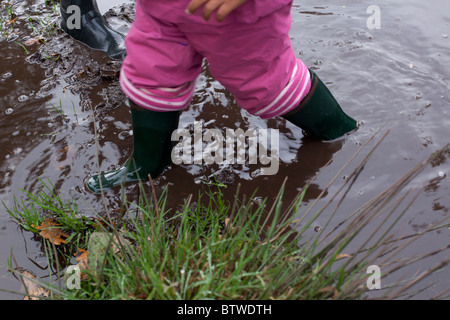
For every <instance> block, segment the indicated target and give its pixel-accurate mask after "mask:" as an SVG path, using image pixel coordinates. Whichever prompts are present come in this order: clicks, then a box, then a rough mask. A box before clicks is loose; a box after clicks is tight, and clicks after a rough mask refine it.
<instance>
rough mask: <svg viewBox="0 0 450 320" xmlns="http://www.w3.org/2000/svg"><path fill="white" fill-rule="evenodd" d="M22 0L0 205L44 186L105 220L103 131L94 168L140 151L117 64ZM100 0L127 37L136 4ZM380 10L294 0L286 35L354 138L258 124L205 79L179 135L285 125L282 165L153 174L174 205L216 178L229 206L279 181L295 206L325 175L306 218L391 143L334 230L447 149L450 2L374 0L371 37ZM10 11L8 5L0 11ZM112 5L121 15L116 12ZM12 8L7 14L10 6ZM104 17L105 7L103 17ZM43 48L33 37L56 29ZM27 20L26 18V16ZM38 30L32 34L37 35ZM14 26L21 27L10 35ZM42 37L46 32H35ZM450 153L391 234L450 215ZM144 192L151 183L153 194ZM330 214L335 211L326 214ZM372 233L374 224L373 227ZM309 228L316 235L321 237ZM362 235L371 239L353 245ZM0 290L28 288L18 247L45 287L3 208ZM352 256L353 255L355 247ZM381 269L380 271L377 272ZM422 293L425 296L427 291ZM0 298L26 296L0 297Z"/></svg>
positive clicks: (431, 240) (0, 122) (3, 113)
mask: <svg viewBox="0 0 450 320" xmlns="http://www.w3.org/2000/svg"><path fill="white" fill-rule="evenodd" d="M10 2H12V3H16V5H15V7H14V9H15V12H16V18H17V19H16V20H15V21H14V22H12V23H9V24H8V23H7V26H6V25H5V24H4V26H5V28H6V27H7V29H8V30H9V31H8V33H7V34H6V33H5V35H4V36H1V37H0V61H1V64H0V128H1V131H0V145H1V147H0V200H1V201H2V202H3V203H4V204H5V205H6V206H7V207H12V206H13V205H14V198H15V197H16V198H18V199H20V198H21V197H23V192H22V191H20V189H24V190H26V191H29V192H32V193H33V192H37V191H38V190H39V188H40V186H41V183H40V182H39V180H40V179H41V180H42V181H46V182H48V181H50V182H51V183H52V184H54V185H55V187H56V188H57V190H58V191H59V193H60V195H61V196H62V197H63V198H65V199H74V200H75V201H76V202H77V204H78V207H79V212H80V214H84V215H88V216H93V215H95V214H96V213H97V212H103V211H104V206H103V203H102V201H101V198H100V197H99V196H97V195H93V194H90V193H88V192H86V191H85V189H84V187H83V180H84V179H85V178H86V177H87V176H89V175H90V174H92V173H94V172H96V170H97V156H96V155H97V150H96V143H95V135H94V123H95V126H96V128H97V130H98V141H99V150H98V151H99V155H100V157H99V163H100V168H101V169H102V170H104V169H109V168H113V167H114V166H115V165H118V164H121V163H123V162H124V161H125V160H126V159H127V158H128V156H129V154H130V152H131V150H132V146H131V143H130V142H131V135H132V131H131V125H130V114H129V111H128V108H127V106H126V105H125V103H124V102H125V97H124V96H123V94H122V93H121V92H120V89H119V86H118V79H117V76H118V72H119V70H120V63H119V62H114V61H111V60H110V59H108V58H107V57H106V56H105V55H104V54H102V53H101V52H95V51H92V50H89V49H88V48H86V47H85V46H83V45H81V44H79V43H77V42H75V41H73V40H72V39H71V38H69V37H68V36H67V35H65V34H64V33H62V32H61V31H58V30H57V29H55V28H52V27H51V25H52V24H58V21H59V20H58V17H57V10H55V9H54V8H52V7H51V6H47V7H45V6H44V1H31V0H29V1H10ZM122 2H123V1H117V0H116V1H108V2H107V1H99V6H100V8H101V10H102V12H105V14H106V17H107V18H108V20H109V21H110V23H111V25H112V26H113V27H114V28H115V29H117V30H119V31H121V32H123V33H126V32H127V29H128V28H129V25H130V23H131V21H132V19H133V5H132V3H126V4H121V3H122ZM372 4H373V3H372V2H371V1H359V2H358V3H357V4H355V3H354V2H352V1H335V2H333V4H332V5H320V6H318V5H317V4H316V2H315V1H312V0H305V1H294V6H293V8H292V20H293V21H292V30H291V38H292V43H293V46H294V50H295V53H296V55H297V56H298V57H299V58H301V59H302V60H303V61H304V62H305V63H306V65H307V66H309V67H312V68H314V69H315V70H316V72H317V73H318V74H319V75H320V76H321V78H322V79H323V80H324V81H325V82H326V83H327V85H328V86H329V88H330V89H331V90H332V92H333V93H334V94H335V96H336V98H337V99H338V100H339V101H340V103H341V105H342V106H343V108H344V109H345V110H346V112H347V113H349V114H350V115H352V116H353V117H354V118H356V119H358V120H360V121H362V126H361V127H360V128H359V130H358V131H356V132H354V133H352V134H351V135H349V136H346V137H344V138H342V139H339V140H336V141H332V142H320V141H317V140H313V139H308V138H305V137H303V134H302V132H301V130H299V129H298V128H296V127H294V126H292V125H290V124H287V123H286V122H285V121H284V120H282V119H271V120H261V119H258V118H255V117H252V116H250V115H249V114H247V113H246V112H245V111H243V110H241V109H240V108H239V107H238V106H237V105H236V104H235V103H234V100H233V97H232V96H231V95H230V94H229V93H228V92H227V91H226V90H225V89H224V88H223V87H222V86H221V85H220V84H219V83H218V82H217V81H215V80H214V79H212V78H210V77H209V76H208V74H207V73H204V74H202V75H201V76H200V77H199V79H198V82H197V91H196V94H195V96H194V99H193V101H192V104H191V106H190V107H189V108H188V109H186V110H185V111H184V112H183V113H182V116H181V120H180V125H179V127H180V128H190V127H191V126H192V125H193V124H194V122H196V121H198V122H200V123H201V124H202V126H203V128H205V129H219V130H221V132H225V129H227V128H229V129H232V130H236V129H239V128H241V129H243V130H244V131H245V130H247V129H251V128H253V129H278V130H279V133H280V136H279V139H280V140H279V146H280V164H279V171H278V173H277V174H276V175H265V176H264V175H261V174H260V169H261V165H246V164H245V165H232V166H228V167H225V166H219V165H209V166H208V165H207V166H200V165H196V164H192V165H185V164H181V165H172V166H171V167H169V168H168V169H167V170H166V171H165V172H164V173H163V174H162V175H161V176H160V177H158V178H157V179H155V185H156V190H157V193H161V192H162V190H163V189H164V188H165V187H168V188H169V203H170V204H171V205H174V206H175V205H176V204H179V203H181V202H182V200H183V199H185V198H186V197H187V196H189V195H191V194H193V195H194V197H195V196H196V195H197V193H198V191H199V190H201V189H202V188H203V187H204V183H203V182H202V181H204V180H207V179H209V178H211V177H212V175H213V174H215V176H216V178H217V179H218V181H220V182H221V183H223V184H225V185H226V189H225V190H224V193H225V197H226V198H227V199H232V197H233V195H234V194H235V192H236V189H237V186H238V185H239V184H240V186H241V187H240V190H241V193H242V194H246V195H247V196H249V195H251V194H253V192H254V191H255V189H256V188H258V191H257V193H256V200H258V199H263V198H266V197H267V198H268V199H269V202H270V201H271V200H273V199H274V198H275V197H276V195H277V192H278V190H279V188H280V187H281V186H282V184H283V181H284V180H285V178H286V177H288V179H287V182H286V191H285V196H284V199H285V201H286V202H289V201H290V200H292V199H293V198H294V197H295V196H296V195H297V194H298V192H299V191H300V190H302V187H303V186H304V185H305V183H307V182H308V181H309V180H310V179H311V178H313V177H314V176H315V175H316V174H317V173H318V172H320V174H319V176H318V177H317V179H316V180H315V181H314V183H313V184H312V185H311V187H310V188H309V189H308V192H307V193H306V196H305V199H304V202H303V204H302V205H301V207H300V210H304V209H305V208H307V207H308V205H310V204H311V203H312V202H313V200H314V199H315V198H317V197H318V196H319V195H320V194H321V193H322V192H324V197H323V199H322V200H320V201H319V205H320V204H325V203H326V202H327V201H328V200H329V199H330V197H332V196H333V194H334V193H335V192H336V190H337V189H338V188H339V187H340V185H341V183H342V182H343V181H344V180H345V179H346V177H347V176H349V175H350V174H351V172H352V171H353V170H354V168H355V167H356V166H357V165H358V164H359V163H360V161H361V160H362V158H363V157H364V156H365V155H367V154H368V153H369V152H370V149H371V147H373V146H374V144H375V143H376V142H378V141H379V137H380V136H381V134H384V133H385V132H387V131H388V130H389V133H388V135H387V136H386V138H385V139H384V140H383V141H382V143H381V144H380V145H379V147H378V148H377V150H376V152H374V153H373V155H372V156H371V157H370V159H369V161H368V162H367V164H366V165H365V166H364V169H363V170H362V171H361V173H360V175H359V177H358V179H357V180H356V182H355V183H354V184H353V186H352V188H351V190H350V191H349V192H348V193H347V194H346V196H345V198H344V200H343V202H342V203H341V204H340V206H339V209H338V210H337V211H336V215H335V217H334V219H333V222H332V223H331V226H330V228H332V227H333V223H334V224H337V223H338V222H339V221H341V220H342V219H344V218H345V217H347V216H348V214H349V213H351V212H353V211H354V210H355V209H357V208H358V207H360V206H361V205H363V204H364V203H366V202H367V201H369V200H370V199H372V198H373V197H375V196H377V195H378V194H379V193H381V192H383V191H384V190H385V189H386V188H387V187H389V186H391V185H392V184H393V183H394V182H396V181H397V180H398V179H400V178H401V177H402V176H403V175H404V174H406V173H407V172H408V171H409V170H410V169H412V168H413V167H414V166H415V165H416V164H417V163H419V162H420V161H422V160H423V159H425V158H427V157H428V156H429V155H431V154H433V153H434V152H435V151H437V150H439V149H440V148H442V147H444V146H445V145H446V144H447V143H449V142H450V129H449V128H450V114H449V111H450V95H449V91H450V84H449V81H450V69H449V68H448V65H450V54H449V53H450V39H449V36H448V35H449V34H450V18H449V17H448V15H447V14H446V13H447V12H450V3H449V2H448V1H444V0H435V1H433V5H427V4H425V3H424V2H423V1H418V0H414V1H406V0H403V1H401V2H400V3H398V2H397V3H396V4H395V5H393V4H390V3H389V2H387V1H378V3H377V5H378V6H379V7H380V9H381V25H380V29H370V28H368V26H367V24H366V22H367V19H368V18H369V16H370V14H369V13H367V8H368V7H369V6H370V5H372ZM2 6H4V3H3V2H2ZM112 6H115V7H114V8H113V9H112V10H109V9H110V8H111V7H112ZM3 9H4V7H2V10H3ZM108 10H109V11H108ZM38 17H41V19H42V20H43V21H44V22H45V25H46V26H48V32H50V30H53V31H52V32H53V33H52V34H51V35H47V37H46V40H45V43H42V42H38V41H33V39H35V38H36V37H37V34H42V32H46V31H47V30H46V29H45V27H44V26H43V25H42V24H41V25H39V23H40V22H39V21H42V20H39V18H38ZM30 19H31V21H30ZM32 25H34V28H33V27H32ZM11 30H13V31H11ZM33 32H37V33H36V34H34V33H33ZM380 128H382V130H381V132H380V135H378V136H377V137H375V139H374V140H373V141H372V142H371V143H369V144H368V146H367V147H366V148H364V149H363V151H362V152H361V154H360V155H359V156H358V157H357V158H356V159H355V161H353V162H351V163H350V165H349V166H348V167H347V168H346V169H345V170H344V171H342V172H341V173H340V174H339V176H338V179H336V182H335V183H334V184H332V185H331V186H329V187H328V188H327V185H328V183H329V182H330V180H331V179H332V178H333V177H334V176H335V175H336V173H338V172H339V170H340V169H341V168H342V167H343V166H344V165H345V164H346V163H347V161H348V160H349V159H350V158H351V157H352V155H353V154H354V153H355V152H356V151H357V150H359V148H361V146H362V145H363V144H364V143H366V142H367V141H368V140H369V139H370V138H371V137H372V136H373V135H374V133H375V132H376V131H377V130H378V129H380ZM449 157H450V154H449V153H446V154H444V156H442V157H441V158H439V159H438V161H435V162H433V164H432V165H431V166H429V167H428V168H427V169H426V170H425V171H424V172H423V173H421V174H420V175H419V176H418V177H417V178H416V179H414V180H413V181H412V182H411V183H410V184H409V186H408V189H410V188H423V192H422V193H421V194H420V195H419V197H418V198H417V200H416V201H415V202H414V204H413V205H412V207H411V208H410V209H409V210H408V212H407V213H406V214H405V215H404V216H403V217H402V218H401V219H400V221H399V222H398V224H397V226H396V229H395V230H393V233H394V234H395V235H397V236H401V235H408V234H413V233H417V232H422V231H424V230H426V229H427V228H428V227H429V226H430V225H433V224H435V223H437V222H438V221H442V220H443V219H445V218H447V222H448V219H449V218H450V213H449V210H450V163H449ZM147 186H148V185H147ZM124 193H125V194H126V195H127V197H128V198H129V200H131V201H134V200H135V199H136V198H137V196H138V193H139V192H138V187H137V186H136V185H134V184H131V185H128V186H126V188H125V190H118V189H114V190H112V191H109V192H107V193H106V202H107V205H108V208H109V209H110V210H115V209H118V208H120V201H121V197H122V195H123V194H124ZM330 210H331V209H330ZM326 222H327V216H326V215H323V216H321V217H320V219H317V221H315V222H314V226H315V227H316V228H314V229H315V230H320V228H321V227H323V226H324V225H325V224H326ZM372 231H373V230H371V229H370V227H369V228H368V230H367V232H368V233H370V232H372ZM314 232H315V231H314V230H311V233H312V234H314ZM449 236H450V235H449V230H448V228H444V229H439V230H436V231H432V232H427V233H426V234H425V235H424V236H423V237H421V239H420V240H418V241H416V242H415V243H414V245H412V246H410V247H409V248H408V249H407V250H405V251H403V252H402V253H401V254H400V255H399V256H398V257H399V258H401V257H405V256H412V255H419V254H424V253H426V252H432V251H435V250H439V249H440V248H444V247H446V246H448V244H449V243H450V241H449V240H450V237H449ZM363 240H364V234H361V235H359V237H358V239H355V247H357V244H358V241H359V242H361V241H363ZM0 241H1V246H0V265H1V266H2V267H1V268H0V288H1V289H5V290H10V291H18V290H20V286H21V285H20V282H19V281H17V279H15V278H14V277H12V276H11V275H9V274H8V273H7V271H6V270H5V268H4V267H3V266H7V265H8V261H9V259H10V254H11V252H13V253H14V257H15V259H16V261H17V263H18V265H19V266H20V267H21V268H24V269H27V270H30V271H32V272H33V273H35V274H36V275H37V276H38V277H41V278H42V279H44V280H46V279H47V278H48V274H49V272H48V270H47V262H46V259H45V256H44V255H43V254H42V251H41V244H40V242H39V240H38V239H36V238H35V237H33V235H32V234H30V233H28V232H23V231H21V230H20V228H19V227H18V226H17V224H15V223H14V222H12V221H11V219H10V218H9V216H8V215H7V214H6V210H4V208H3V206H2V207H1V209H0ZM350 249H351V248H349V250H350ZM448 258H449V252H448V250H447V251H442V252H439V253H437V254H434V255H432V256H430V257H428V258H427V259H423V260H421V261H420V263H416V264H413V265H411V266H410V267H409V268H407V270H406V271H408V272H409V273H408V274H406V275H405V274H400V275H395V277H394V279H400V278H402V277H406V278H408V277H413V276H417V275H419V274H421V273H422V272H424V271H426V270H428V269H429V268H431V267H433V266H435V265H437V264H438V263H439V262H441V261H443V260H445V259H448ZM381 267H382V266H381ZM449 279H450V269H449V268H446V269H443V270H441V271H440V272H437V273H435V274H434V275H432V276H430V277H429V278H427V280H426V281H424V282H423V283H422V284H421V285H420V286H417V287H413V290H412V291H413V292H415V291H416V290H419V292H418V293H417V295H415V296H414V298H429V297H432V296H434V295H436V294H438V293H440V292H442V291H443V290H445V289H448V288H449V286H450V280H449ZM422 289H423V290H422ZM0 298H1V299H20V298H21V296H20V295H19V296H18V295H14V294H12V293H7V292H0Z"/></svg>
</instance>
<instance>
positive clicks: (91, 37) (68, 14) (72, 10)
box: [60, 0, 125, 60]
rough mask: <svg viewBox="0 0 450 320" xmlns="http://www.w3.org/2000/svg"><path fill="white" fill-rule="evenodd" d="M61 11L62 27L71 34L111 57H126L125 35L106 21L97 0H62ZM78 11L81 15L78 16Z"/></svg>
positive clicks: (121, 58)
mask: <svg viewBox="0 0 450 320" xmlns="http://www.w3.org/2000/svg"><path fill="white" fill-rule="evenodd" d="M60 11H61V18H62V20H61V28H62V29H63V30H64V31H65V32H66V33H67V34H68V35H69V36H71V37H72V38H74V39H76V40H78V41H80V42H83V43H84V44H86V45H87V46H89V47H90V48H92V49H96V50H100V51H103V52H105V53H106V55H107V56H108V57H110V58H111V59H114V60H123V59H124V58H125V42H124V36H123V35H122V34H120V33H119V32H117V31H115V30H114V29H112V28H111V26H110V25H109V24H108V23H107V22H106V20H105V19H104V18H103V16H102V15H101V13H100V12H99V10H98V6H97V2H96V0H61V5H60ZM78 13H79V17H77V16H76V14H78ZM78 18H79V19H78ZM77 20H79V22H80V24H79V25H77V24H76V22H77Z"/></svg>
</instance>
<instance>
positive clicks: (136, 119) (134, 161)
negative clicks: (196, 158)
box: [85, 103, 180, 193]
mask: <svg viewBox="0 0 450 320" xmlns="http://www.w3.org/2000/svg"><path fill="white" fill-rule="evenodd" d="M137 108H139V107H137V106H136V105H135V104H133V103H132V105H131V116H132V125H133V154H132V155H131V157H130V158H128V160H127V161H126V162H125V163H124V164H123V165H122V166H120V167H119V168H117V169H115V170H110V171H103V172H101V173H100V175H98V174H96V175H93V176H91V177H89V178H88V179H87V180H86V181H85V187H86V189H87V190H89V191H91V192H93V193H101V190H102V188H103V190H106V189H110V188H113V187H115V186H119V185H122V184H124V183H126V182H133V181H139V180H148V175H149V174H150V175H151V177H152V178H156V177H157V176H158V175H160V174H161V173H162V172H163V170H164V168H165V167H166V166H167V165H169V164H170V163H171V153H172V147H173V143H172V132H173V131H174V130H176V129H177V128H178V120H179V117H180V112H179V111H171V112H155V111H150V110H144V109H142V108H139V109H137Z"/></svg>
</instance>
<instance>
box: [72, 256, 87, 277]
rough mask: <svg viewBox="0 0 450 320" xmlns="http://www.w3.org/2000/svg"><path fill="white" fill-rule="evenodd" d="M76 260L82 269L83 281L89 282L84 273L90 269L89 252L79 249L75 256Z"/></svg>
mask: <svg viewBox="0 0 450 320" xmlns="http://www.w3.org/2000/svg"><path fill="white" fill-rule="evenodd" d="M74 256H75V260H76V261H77V262H78V263H77V267H78V268H79V269H80V271H81V272H82V273H81V280H87V274H85V273H83V271H84V270H88V269H89V265H88V252H87V251H86V250H84V249H81V248H78V252H76V253H75V254H74Z"/></svg>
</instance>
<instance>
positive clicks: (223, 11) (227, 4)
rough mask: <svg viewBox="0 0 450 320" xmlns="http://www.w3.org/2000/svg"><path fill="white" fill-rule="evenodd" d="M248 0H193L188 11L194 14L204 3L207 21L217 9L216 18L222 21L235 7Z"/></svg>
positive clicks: (203, 10) (204, 15)
mask: <svg viewBox="0 0 450 320" xmlns="http://www.w3.org/2000/svg"><path fill="white" fill-rule="evenodd" d="M246 1H247V0H192V1H191V2H190V3H189V5H188V7H187V9H186V13H188V14H193V13H194V12H196V11H197V10H198V9H199V8H200V7H201V6H202V5H204V6H203V9H202V17H203V19H204V20H205V21H208V20H209V19H210V18H211V15H212V14H213V13H214V11H217V14H216V20H217V21H219V22H222V21H223V20H224V19H225V18H226V16H228V15H229V14H230V13H231V12H232V11H233V10H234V9H236V8H237V7H239V6H240V5H242V4H243V3H244V2H246Z"/></svg>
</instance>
